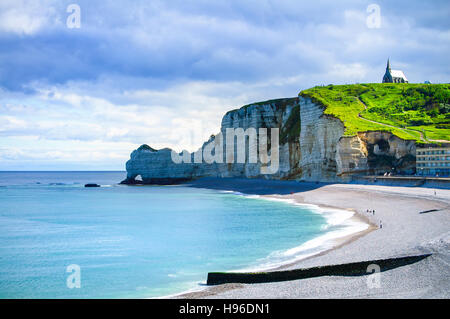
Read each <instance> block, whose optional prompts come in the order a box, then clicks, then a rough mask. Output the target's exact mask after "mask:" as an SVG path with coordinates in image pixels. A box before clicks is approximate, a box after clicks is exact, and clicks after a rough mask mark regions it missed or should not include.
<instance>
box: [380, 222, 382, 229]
mask: <svg viewBox="0 0 450 319" xmlns="http://www.w3.org/2000/svg"><path fill="white" fill-rule="evenodd" d="M381 228H383V224H382V223H381V220H380V229H381Z"/></svg>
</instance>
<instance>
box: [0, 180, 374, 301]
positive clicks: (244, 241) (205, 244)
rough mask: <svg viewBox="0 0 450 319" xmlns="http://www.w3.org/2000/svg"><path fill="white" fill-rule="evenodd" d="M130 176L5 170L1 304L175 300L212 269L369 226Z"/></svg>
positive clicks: (0, 209) (239, 266)
mask: <svg viewBox="0 0 450 319" xmlns="http://www.w3.org/2000/svg"><path fill="white" fill-rule="evenodd" d="M125 177H126V172H92V171H90V172H0V298H45V299H47V298H50V299H52V298H157V297H167V296H172V295H176V294H179V293H183V292H187V291H195V290H202V289H205V287H206V286H205V284H206V278H207V274H208V272H210V271H258V270H267V269H272V268H274V267H278V266H280V265H283V264H288V263H291V262H293V261H296V260H300V259H302V258H306V257H309V256H311V255H314V254H317V253H320V252H322V251H324V250H327V249H330V248H332V247H333V245H334V244H335V243H336V239H337V238H340V237H343V236H346V235H349V234H351V233H355V232H358V231H361V230H363V229H365V228H367V225H365V224H362V223H359V222H356V221H355V220H354V219H352V218H351V217H352V215H353V213H352V212H349V211H344V210H335V209H328V208H320V207H317V206H313V205H300V204H295V203H294V202H292V201H289V200H280V199H277V198H267V197H261V196H257V195H249V194H242V193H239V192H233V191H220V190H211V189H206V188H197V187H196V188H194V187H189V186H188V185H177V186H126V185H119V182H120V181H121V180H123V179H124V178H125ZM86 183H96V184H99V185H101V187H97V188H86V187H84V185H85V184H86Z"/></svg>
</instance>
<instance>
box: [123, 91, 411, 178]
mask: <svg viewBox="0 0 450 319" xmlns="http://www.w3.org/2000/svg"><path fill="white" fill-rule="evenodd" d="M323 111H324V107H323V106H322V105H320V104H318V103H317V102H313V101H312V100H311V99H309V98H307V97H302V96H299V97H296V98H286V99H278V100H271V101H266V102H259V103H255V104H251V105H247V106H244V107H242V108H240V109H237V110H233V111H229V112H227V113H226V114H225V115H224V117H223V119H222V125H221V130H220V133H219V134H217V135H215V136H211V138H210V140H209V141H207V142H205V143H204V144H203V146H202V147H201V148H200V149H199V150H198V151H197V152H196V153H193V154H185V155H184V162H182V163H175V162H174V161H173V158H172V157H173V155H172V150H170V149H168V148H165V149H161V150H155V149H152V148H151V147H149V146H147V145H142V146H141V147H139V148H138V149H137V150H135V151H133V152H132V153H131V158H130V160H129V161H128V162H127V163H126V169H127V179H126V180H125V181H123V183H125V184H133V183H144V184H171V183H179V182H182V181H187V180H190V179H194V178H199V177H205V176H213V177H249V178H252V177H262V178H267V179H296V180H306V181H349V180H350V179H351V177H352V176H354V175H367V174H377V173H381V172H386V171H390V170H391V169H392V168H395V169H396V170H397V172H408V173H412V172H413V170H414V166H415V142H414V141H409V140H402V139H400V138H398V137H397V136H395V135H393V134H392V133H389V132H381V131H374V132H360V133H358V134H357V135H356V136H345V135H344V131H345V128H344V124H343V123H342V122H341V120H339V119H337V118H334V117H332V116H330V115H326V114H324V112H323ZM231 128H233V129H236V128H242V129H243V130H248V129H249V128H254V129H256V131H257V130H258V129H260V128H267V129H268V130H270V129H272V128H278V130H279V139H278V140H277V141H274V140H273V139H272V136H270V135H271V134H270V132H268V135H269V137H267V141H268V143H267V149H268V151H269V152H268V155H273V154H274V153H273V152H272V147H273V146H275V145H276V144H274V143H275V142H279V148H278V149H279V165H278V170H276V171H275V172H274V173H273V174H272V173H269V174H265V173H264V170H263V168H264V167H266V166H268V165H269V164H270V163H269V164H267V165H266V164H264V163H261V161H260V160H259V159H260V158H259V159H258V161H257V162H256V163H253V162H251V161H249V154H250V153H251V152H252V151H256V149H255V148H257V145H253V144H252V145H251V146H250V147H248V146H247V148H246V159H245V162H243V163H236V161H234V162H233V163H227V159H226V149H227V139H226V138H225V136H226V133H227V129H231ZM257 132H258V131H257ZM245 140H246V142H247V144H246V145H248V142H249V141H250V137H249V136H247V137H245ZM256 141H257V142H258V143H259V142H261V141H264V140H261V136H260V134H257V137H256ZM258 143H257V144H258ZM250 144H251V143H250ZM263 144H264V143H263ZM211 149H213V150H214V151H211ZM234 149H235V150H236V145H234ZM258 150H260V149H258ZM205 152H206V153H208V154H212V155H214V156H215V159H220V158H221V159H222V160H218V161H215V162H213V163H208V162H207V161H205V158H202V160H201V161H200V162H199V160H198V159H199V158H201V157H202V155H204V154H205ZM199 156H200V157H199ZM181 157H182V156H181V154H180V158H181ZM272 162H273V161H272ZM272 162H271V163H272ZM138 176H140V177H141V180H136V177H138Z"/></svg>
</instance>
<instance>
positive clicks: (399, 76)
mask: <svg viewBox="0 0 450 319" xmlns="http://www.w3.org/2000/svg"><path fill="white" fill-rule="evenodd" d="M382 83H408V79H407V78H406V76H405V74H404V73H403V71H401V70H391V65H390V64H389V59H388V60H387V65H386V73H384V76H383V81H382Z"/></svg>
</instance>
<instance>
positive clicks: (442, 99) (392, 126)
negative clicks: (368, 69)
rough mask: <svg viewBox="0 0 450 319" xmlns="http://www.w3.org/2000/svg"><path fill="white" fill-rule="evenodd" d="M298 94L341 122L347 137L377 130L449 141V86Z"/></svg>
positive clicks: (376, 86)
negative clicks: (315, 103)
mask: <svg viewBox="0 0 450 319" xmlns="http://www.w3.org/2000/svg"><path fill="white" fill-rule="evenodd" d="M299 95H300V96H303V97H309V98H311V99H312V100H313V101H314V102H317V103H319V104H321V105H323V106H324V107H325V111H324V113H325V114H328V115H331V116H334V117H336V118H338V119H340V120H341V121H342V122H343V123H344V126H345V135H348V136H351V135H355V134H356V133H357V132H363V131H374V130H380V131H389V132H392V133H393V134H395V135H397V136H398V137H400V138H403V139H408V140H416V141H417V142H421V143H426V142H436V141H445V140H446V141H450V84H408V83H406V84H393V83H383V84H381V83H371V84H351V85H328V86H316V87H313V88H311V89H308V90H304V91H302V92H300V94H299Z"/></svg>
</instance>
